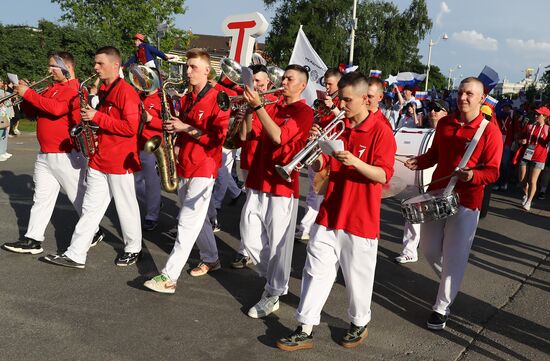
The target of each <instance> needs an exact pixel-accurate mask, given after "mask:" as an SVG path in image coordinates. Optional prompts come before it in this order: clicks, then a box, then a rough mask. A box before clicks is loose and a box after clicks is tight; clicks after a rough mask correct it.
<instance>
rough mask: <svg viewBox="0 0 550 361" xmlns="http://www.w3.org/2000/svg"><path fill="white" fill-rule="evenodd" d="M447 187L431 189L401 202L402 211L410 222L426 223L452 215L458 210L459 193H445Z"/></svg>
mask: <svg viewBox="0 0 550 361" xmlns="http://www.w3.org/2000/svg"><path fill="white" fill-rule="evenodd" d="M444 191H445V189H437V190H434V191H429V192H426V193H423V194H420V195H417V196H414V197H412V198H408V199H405V200H404V201H402V202H401V213H403V217H405V219H406V220H407V221H409V222H410V223H425V222H430V221H437V220H440V219H444V218H447V217H450V216H452V215H454V214H456V213H457V212H458V207H459V204H458V194H456V193H455V192H451V194H448V195H445V194H443V192H444Z"/></svg>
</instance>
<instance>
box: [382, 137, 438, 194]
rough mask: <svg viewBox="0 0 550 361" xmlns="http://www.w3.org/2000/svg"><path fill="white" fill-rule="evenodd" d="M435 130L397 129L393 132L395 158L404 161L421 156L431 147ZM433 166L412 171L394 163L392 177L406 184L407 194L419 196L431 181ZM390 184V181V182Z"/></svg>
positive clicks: (401, 164) (398, 163)
mask: <svg viewBox="0 0 550 361" xmlns="http://www.w3.org/2000/svg"><path fill="white" fill-rule="evenodd" d="M434 134H435V129H422V128H399V129H396V130H395V132H394V136H395V143H396V144H397V151H396V154H395V156H396V157H397V158H401V159H403V160H404V159H406V158H410V157H417V156H419V155H422V154H424V153H426V152H427V151H428V149H430V147H431V146H432V142H433V138H434ZM434 171H435V166H433V167H431V168H428V169H424V170H417V171H412V170H410V169H408V168H407V167H405V165H403V163H401V162H398V161H396V162H395V164H394V177H397V178H400V179H402V180H404V181H405V183H406V184H407V188H408V189H407V190H409V188H410V190H411V192H410V193H409V192H407V194H410V195H412V194H419V193H420V192H425V191H426V190H427V189H426V188H427V187H426V186H425V185H426V184H428V183H430V181H431V180H432V175H433V172H434ZM390 182H391V181H390Z"/></svg>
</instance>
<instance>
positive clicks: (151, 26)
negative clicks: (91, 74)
mask: <svg viewBox="0 0 550 361" xmlns="http://www.w3.org/2000/svg"><path fill="white" fill-rule="evenodd" d="M51 1H52V2H54V3H57V4H59V6H60V7H61V10H62V11H63V12H64V13H63V15H62V16H61V20H63V21H65V22H66V23H68V24H74V26H75V27H76V28H78V29H80V30H83V31H87V32H88V33H90V34H92V35H93V36H94V37H96V38H97V39H100V40H101V42H102V44H103V45H113V46H116V47H117V48H119V49H120V51H121V52H122V53H123V57H125V58H127V57H128V56H129V55H130V54H131V53H132V52H133V49H134V48H133V43H132V42H131V41H130V40H131V38H132V36H133V35H134V34H136V33H142V34H144V35H146V36H149V37H150V38H151V39H156V32H157V26H158V24H160V23H167V24H168V28H169V29H170V30H169V31H168V32H167V33H166V34H165V39H164V42H163V44H166V45H168V44H171V43H172V44H173V43H174V42H175V41H176V40H175V38H176V37H178V36H179V37H185V36H186V35H185V34H186V33H185V32H183V31H181V30H180V31H178V30H177V29H171V28H173V24H174V16H175V15H176V14H183V13H185V6H184V3H185V0H148V1H127V0H51ZM94 50H95V48H94Z"/></svg>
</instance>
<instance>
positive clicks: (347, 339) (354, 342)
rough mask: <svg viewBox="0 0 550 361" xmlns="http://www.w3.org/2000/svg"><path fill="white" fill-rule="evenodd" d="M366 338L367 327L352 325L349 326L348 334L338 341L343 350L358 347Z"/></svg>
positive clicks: (367, 334) (367, 333)
mask: <svg viewBox="0 0 550 361" xmlns="http://www.w3.org/2000/svg"><path fill="white" fill-rule="evenodd" d="M368 336H369V331H368V330H367V325H365V326H355V325H354V324H353V323H352V324H350V327H349V330H348V333H346V334H345V335H344V337H343V338H342V340H341V341H340V345H342V346H344V347H345V348H354V347H357V346H359V345H360V344H361V343H362V342H363V340H365V339H366V338H367V337H368Z"/></svg>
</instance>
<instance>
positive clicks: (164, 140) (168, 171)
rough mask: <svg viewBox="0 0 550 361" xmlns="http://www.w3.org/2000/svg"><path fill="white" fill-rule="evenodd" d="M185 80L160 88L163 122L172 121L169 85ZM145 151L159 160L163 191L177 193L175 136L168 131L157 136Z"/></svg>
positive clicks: (170, 83) (166, 84)
mask: <svg viewBox="0 0 550 361" xmlns="http://www.w3.org/2000/svg"><path fill="white" fill-rule="evenodd" d="M184 81H185V80H179V81H170V80H166V81H165V82H164V83H163V84H162V87H160V96H161V117H162V122H163V123H166V122H167V121H168V120H170V105H169V103H168V97H167V95H166V87H167V86H168V85H178V84H183V83H184ZM143 150H144V151H146V152H148V153H153V154H154V155H155V157H156V159H157V168H158V172H159V176H160V184H161V186H162V189H163V190H164V191H166V192H169V193H175V192H176V190H177V189H178V182H179V179H178V175H177V173H176V154H175V153H174V136H173V134H171V133H168V132H167V131H163V132H162V137H161V136H160V135H155V136H154V137H151V138H150V139H148V140H147V141H146V142H145V145H144V146H143Z"/></svg>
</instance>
